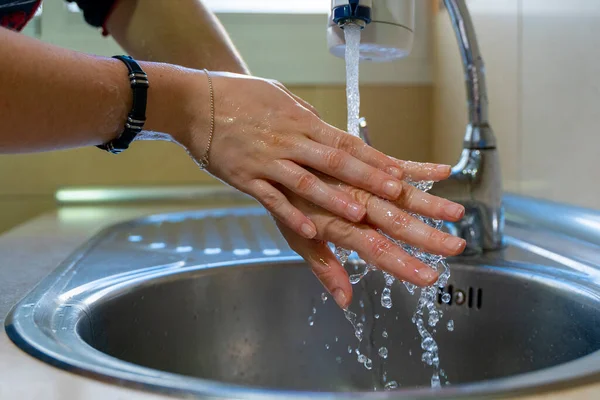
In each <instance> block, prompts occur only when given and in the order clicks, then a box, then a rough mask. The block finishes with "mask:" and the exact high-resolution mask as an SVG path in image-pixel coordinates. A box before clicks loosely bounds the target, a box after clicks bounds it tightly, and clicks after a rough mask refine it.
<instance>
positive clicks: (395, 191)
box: [383, 181, 402, 199]
mask: <svg viewBox="0 0 600 400" xmlns="http://www.w3.org/2000/svg"><path fill="white" fill-rule="evenodd" d="M383 191H384V192H385V194H387V195H388V196H390V197H391V198H393V199H396V198H398V196H400V192H401V191H402V186H400V183H398V182H396V181H386V182H385V184H384V185H383Z"/></svg>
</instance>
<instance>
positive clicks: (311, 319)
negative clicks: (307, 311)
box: [308, 315, 315, 326]
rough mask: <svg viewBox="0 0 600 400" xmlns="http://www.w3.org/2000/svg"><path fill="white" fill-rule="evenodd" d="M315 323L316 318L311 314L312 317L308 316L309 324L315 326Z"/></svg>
mask: <svg viewBox="0 0 600 400" xmlns="http://www.w3.org/2000/svg"><path fill="white" fill-rule="evenodd" d="M314 324H315V319H314V318H313V316H312V315H311V316H310V317H308V325H309V326H313V325H314Z"/></svg>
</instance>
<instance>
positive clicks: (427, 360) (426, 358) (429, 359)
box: [421, 351, 433, 365]
mask: <svg viewBox="0 0 600 400" xmlns="http://www.w3.org/2000/svg"><path fill="white" fill-rule="evenodd" d="M421 361H423V362H424V363H426V364H427V365H432V364H433V354H432V353H430V352H428V351H426V352H425V353H423V355H422V356H421Z"/></svg>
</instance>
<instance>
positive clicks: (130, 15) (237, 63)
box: [107, 0, 249, 74]
mask: <svg viewBox="0 0 600 400" xmlns="http://www.w3.org/2000/svg"><path fill="white" fill-rule="evenodd" d="M118 1H119V2H118V4H117V6H116V7H115V9H114V11H113V12H112V14H111V16H110V18H109V20H108V21H107V28H108V31H109V32H110V33H111V35H112V36H113V37H114V38H115V39H116V40H117V42H119V44H120V45H121V46H122V47H123V48H124V49H125V50H126V51H127V52H128V53H129V54H131V55H132V56H133V57H136V58H138V59H143V60H148V61H159V62H168V63H171V64H177V65H182V66H185V67H188V68H195V69H203V68H206V69H209V70H213V71H227V72H235V73H240V74H249V70H248V67H247V66H246V64H245V63H244V62H243V60H242V58H241V57H240V55H239V54H238V52H237V50H236V49H235V47H234V45H233V43H232V42H231V40H230V39H229V37H228V36H227V33H226V32H225V29H224V28H223V26H222V25H221V23H220V22H219V20H218V19H217V18H216V17H215V15H214V14H213V13H212V12H210V10H208V9H207V8H206V7H205V6H204V4H202V2H201V1H200V0H118Z"/></svg>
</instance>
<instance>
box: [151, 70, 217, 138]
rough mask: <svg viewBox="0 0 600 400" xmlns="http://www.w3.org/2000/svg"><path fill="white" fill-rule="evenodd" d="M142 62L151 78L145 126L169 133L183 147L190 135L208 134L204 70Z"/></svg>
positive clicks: (207, 105) (207, 106)
mask: <svg viewBox="0 0 600 400" xmlns="http://www.w3.org/2000/svg"><path fill="white" fill-rule="evenodd" d="M141 65H142V68H144V70H145V71H146V73H147V74H148V81H149V82H150V89H149V91H148V105H147V111H146V116H147V120H146V125H145V130H146V131H151V132H158V133H161V134H164V135H168V136H169V137H170V138H171V140H173V141H175V142H178V143H180V144H181V145H183V146H184V147H189V143H190V141H191V138H192V137H194V136H195V137H197V136H198V135H207V133H208V124H209V118H210V116H209V115H208V113H209V112H210V110H209V108H210V105H209V94H208V88H207V83H206V77H205V75H204V73H203V72H200V71H196V70H191V69H186V68H181V67H175V66H172V65H168V64H160V63H141ZM204 126H206V129H202V127H204ZM151 136H152V135H151ZM155 137H160V136H155Z"/></svg>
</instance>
